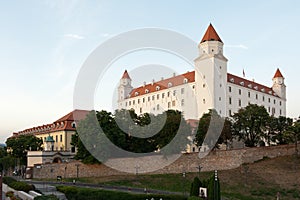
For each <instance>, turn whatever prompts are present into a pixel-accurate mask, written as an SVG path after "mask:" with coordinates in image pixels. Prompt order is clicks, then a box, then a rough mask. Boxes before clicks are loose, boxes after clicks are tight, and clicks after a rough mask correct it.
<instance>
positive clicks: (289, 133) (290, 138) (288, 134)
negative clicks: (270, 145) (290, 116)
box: [283, 118, 300, 156]
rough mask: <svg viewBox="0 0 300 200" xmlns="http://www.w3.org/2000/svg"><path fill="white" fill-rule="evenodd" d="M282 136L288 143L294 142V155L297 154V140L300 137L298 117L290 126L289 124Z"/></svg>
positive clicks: (299, 120)
mask: <svg viewBox="0 0 300 200" xmlns="http://www.w3.org/2000/svg"><path fill="white" fill-rule="evenodd" d="M283 138H284V139H285V140H286V141H287V142H288V143H294V144H295V154H296V156H298V155H299V151H298V141H299V139H300V118H299V119H298V120H297V121H296V122H294V123H293V125H292V126H290V127H289V128H288V129H287V130H286V131H285V132H284V133H283Z"/></svg>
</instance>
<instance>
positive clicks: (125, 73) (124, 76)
mask: <svg viewBox="0 0 300 200" xmlns="http://www.w3.org/2000/svg"><path fill="white" fill-rule="evenodd" d="M122 78H127V79H130V80H131V78H130V76H129V74H128V72H127V70H125V72H124V73H123V76H122Z"/></svg>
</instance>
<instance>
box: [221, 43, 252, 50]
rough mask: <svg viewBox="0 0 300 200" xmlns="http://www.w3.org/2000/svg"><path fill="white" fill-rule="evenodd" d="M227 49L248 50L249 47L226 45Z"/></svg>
mask: <svg viewBox="0 0 300 200" xmlns="http://www.w3.org/2000/svg"><path fill="white" fill-rule="evenodd" d="M225 47H228V48H239V49H248V47H247V46H245V45H243V44H237V45H226V46H225Z"/></svg>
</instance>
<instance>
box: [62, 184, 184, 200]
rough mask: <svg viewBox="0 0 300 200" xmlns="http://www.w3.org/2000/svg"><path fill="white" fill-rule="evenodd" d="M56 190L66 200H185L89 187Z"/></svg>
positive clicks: (181, 197) (169, 196) (172, 196)
mask: <svg viewBox="0 0 300 200" xmlns="http://www.w3.org/2000/svg"><path fill="white" fill-rule="evenodd" d="M57 190H58V191H60V192H63V193H65V195H66V197H67V199H68V200H82V199H84V200H95V199H97V200H107V199H109V200H128V199H130V200H145V199H151V198H154V199H160V198H162V199H163V200H187V198H186V197H184V196H177V195H158V194H131V193H126V192H115V191H107V190H100V189H98V190H97V189H91V188H76V187H72V186H57Z"/></svg>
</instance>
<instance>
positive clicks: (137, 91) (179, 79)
mask: <svg viewBox="0 0 300 200" xmlns="http://www.w3.org/2000/svg"><path fill="white" fill-rule="evenodd" d="M184 79H187V82H188V83H191V82H195V71H192V72H187V73H185V74H181V75H178V76H174V77H171V78H168V79H165V80H161V81H158V82H154V83H150V84H147V85H144V86H141V87H138V88H134V89H133V90H132V91H131V93H130V97H135V96H140V95H144V94H147V93H151V92H156V91H157V87H159V91H160V90H164V89H167V88H169V85H168V84H169V83H170V84H172V86H171V87H174V86H178V85H182V84H185V83H184ZM146 90H147V91H148V92H146Z"/></svg>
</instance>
